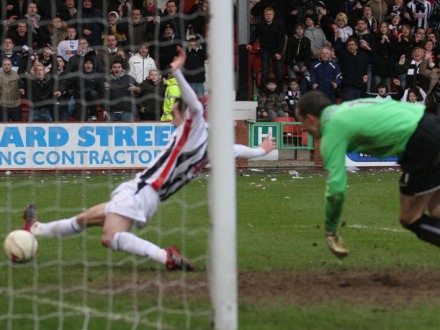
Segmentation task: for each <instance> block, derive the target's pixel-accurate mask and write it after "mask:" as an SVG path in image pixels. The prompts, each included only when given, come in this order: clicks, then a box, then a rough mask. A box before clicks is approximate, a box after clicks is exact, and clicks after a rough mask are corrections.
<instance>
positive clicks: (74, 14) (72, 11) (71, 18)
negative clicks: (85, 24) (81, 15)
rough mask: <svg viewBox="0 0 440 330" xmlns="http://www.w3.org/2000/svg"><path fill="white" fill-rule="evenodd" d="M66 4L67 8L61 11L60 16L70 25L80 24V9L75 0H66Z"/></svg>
mask: <svg viewBox="0 0 440 330" xmlns="http://www.w3.org/2000/svg"><path fill="white" fill-rule="evenodd" d="M64 5H65V9H64V10H63V11H61V12H60V17H61V18H62V19H63V21H65V22H66V24H67V25H68V26H72V27H76V25H77V24H78V10H77V8H76V4H75V0H65V1H64Z"/></svg>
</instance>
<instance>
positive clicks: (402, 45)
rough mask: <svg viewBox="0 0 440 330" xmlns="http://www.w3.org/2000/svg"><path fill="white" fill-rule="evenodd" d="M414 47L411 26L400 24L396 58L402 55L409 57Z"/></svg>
mask: <svg viewBox="0 0 440 330" xmlns="http://www.w3.org/2000/svg"><path fill="white" fill-rule="evenodd" d="M414 47H415V43H414V38H413V36H412V35H411V27H410V26H409V25H408V24H402V32H401V33H400V34H399V37H398V39H397V45H396V55H397V58H400V57H401V56H402V55H405V57H410V56H411V53H412V50H413V48H414ZM400 82H402V80H400Z"/></svg>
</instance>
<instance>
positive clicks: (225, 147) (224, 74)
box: [208, 0, 237, 329]
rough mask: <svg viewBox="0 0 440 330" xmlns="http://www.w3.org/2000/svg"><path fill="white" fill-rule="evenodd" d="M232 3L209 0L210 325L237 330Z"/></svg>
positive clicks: (216, 327) (215, 327)
mask: <svg viewBox="0 0 440 330" xmlns="http://www.w3.org/2000/svg"><path fill="white" fill-rule="evenodd" d="M232 10H233V2H232V1H231V0H229V1H225V0H212V1H210V20H209V32H208V33H209V40H210V43H209V47H208V54H209V74H210V79H209V83H210V88H209V89H210V94H209V111H208V112H209V114H208V117H209V123H210V125H209V154H210V163H211V181H210V186H209V203H210V211H211V235H210V236H211V237H210V258H209V259H210V271H209V276H210V279H209V281H210V292H211V300H212V309H213V324H214V329H237V256H236V250H237V249H236V246H237V244H236V236H237V235H236V205H235V203H236V190H235V160H234V158H233V154H232V146H233V143H234V134H233V105H234V91H233V89H234V88H233V86H234V76H233V71H234V63H233V54H234V52H233V48H232V47H233V19H232V18H233V11H232Z"/></svg>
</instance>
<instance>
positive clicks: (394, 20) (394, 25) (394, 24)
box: [388, 15, 402, 40]
mask: <svg viewBox="0 0 440 330" xmlns="http://www.w3.org/2000/svg"><path fill="white" fill-rule="evenodd" d="M400 22H401V19H400V16H399V15H393V16H391V18H390V24H389V25H388V28H389V30H390V32H391V33H392V35H393V37H394V38H395V39H396V40H397V39H398V38H399V35H400V34H401V33H402V25H401V24H400Z"/></svg>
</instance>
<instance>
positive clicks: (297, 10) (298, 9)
mask: <svg viewBox="0 0 440 330" xmlns="http://www.w3.org/2000/svg"><path fill="white" fill-rule="evenodd" d="M254 2H256V3H258V1H254ZM286 13H287V18H286V33H287V36H288V37H289V38H290V37H291V36H293V35H294V34H295V31H296V27H297V24H298V23H301V24H304V23H302V22H303V17H304V6H303V4H302V3H301V2H300V1H287V2H286ZM257 23H258V21H255V22H254V23H253V24H254V25H255V24H257ZM251 24H252V23H251Z"/></svg>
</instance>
